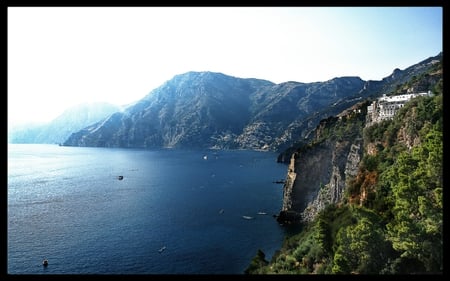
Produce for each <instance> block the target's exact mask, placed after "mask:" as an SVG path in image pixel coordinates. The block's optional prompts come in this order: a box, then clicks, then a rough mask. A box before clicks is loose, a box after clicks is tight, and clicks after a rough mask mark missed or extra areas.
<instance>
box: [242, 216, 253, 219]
mask: <svg viewBox="0 0 450 281" xmlns="http://www.w3.org/2000/svg"><path fill="white" fill-rule="evenodd" d="M242 218H244V219H246V220H251V219H253V217H250V216H242Z"/></svg>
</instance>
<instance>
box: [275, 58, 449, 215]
mask: <svg viewBox="0 0 450 281" xmlns="http://www.w3.org/2000/svg"><path fill="white" fill-rule="evenodd" d="M396 79H398V80H396ZM383 81H384V82H388V83H387V84H384V85H381V84H380V83H377V85H373V83H372V87H374V88H376V89H378V90H379V91H380V92H379V93H378V96H381V95H383V94H386V95H397V94H404V93H408V92H415V91H436V92H439V91H441V90H442V89H441V88H442V54H439V55H438V56H437V57H434V58H430V59H427V60H425V61H423V62H421V63H419V64H417V65H415V66H411V67H409V68H408V69H406V70H405V71H401V70H398V69H397V70H395V71H394V73H393V74H392V75H391V76H389V77H387V78H385V79H383ZM393 81H397V82H398V84H396V85H395V86H393V85H392V84H389V83H390V82H393ZM436 87H437V88H436ZM372 98H376V96H372ZM416 102H417V100H412V101H411V103H412V104H414V103H416ZM369 104H370V99H367V100H365V101H361V102H358V103H356V104H355V105H353V106H351V107H349V108H347V109H346V110H344V111H342V112H341V113H340V114H337V115H336V116H332V117H328V118H326V119H322V120H321V121H320V123H319V125H318V126H317V127H316V128H315V130H313V135H314V137H313V138H310V139H309V140H307V141H305V140H304V139H303V138H301V140H300V141H299V143H300V144H299V145H297V146H296V148H295V149H294V147H292V148H290V149H289V150H287V151H285V152H283V153H281V154H280V156H279V157H278V161H280V162H287V161H288V160H289V166H288V171H287V175H286V180H285V184H284V193H283V203H282V209H281V211H280V215H279V216H278V220H279V221H280V222H283V223H287V222H310V221H312V220H314V218H315V216H316V215H317V214H318V213H319V212H320V211H321V210H323V209H324V208H325V207H326V206H327V205H330V204H340V203H342V199H348V200H357V201H358V204H363V203H364V201H365V200H366V199H367V194H369V193H370V192H371V191H370V190H369V189H368V187H366V185H370V184H369V182H370V181H371V180H373V179H370V177H368V178H367V184H363V186H364V188H362V189H361V192H360V193H359V194H357V195H354V194H353V195H351V196H348V198H345V196H344V194H345V192H346V189H347V186H349V185H351V184H354V181H355V180H356V181H358V180H361V179H360V178H361V175H358V173H359V172H360V171H359V169H360V162H361V160H362V159H363V156H364V155H375V154H376V153H377V150H378V148H377V147H379V146H383V145H386V144H381V143H377V142H375V141H371V140H370V138H369V137H367V135H371V134H372V135H373V134H376V133H380V132H378V131H379V130H382V129H383V128H384V127H383V125H381V126H377V127H375V129H368V130H367V131H366V136H365V139H364V135H363V131H364V127H366V125H367V124H366V115H367V106H368V105H369ZM426 110H427V109H424V111H426ZM430 110H431V109H430ZM403 114H404V116H403V119H404V120H403V121H404V122H402V123H401V126H399V127H398V128H396V130H397V134H396V137H395V140H396V142H397V143H399V144H402V145H405V146H406V147H407V148H408V149H411V148H412V147H414V146H416V145H418V144H419V143H420V138H419V132H418V128H420V127H421V126H422V125H423V124H422V122H419V121H417V120H418V119H417V114H418V113H417V110H416V109H414V108H413V109H412V110H410V111H408V112H407V113H403ZM438 118H439V116H433V118H432V120H434V119H438ZM386 124H387V123H386ZM385 129H386V128H385ZM371 130H377V132H371ZM351 181H353V183H350V182H351ZM353 197H354V198H353Z"/></svg>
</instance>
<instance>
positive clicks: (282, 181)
mask: <svg viewBox="0 0 450 281" xmlns="http://www.w3.org/2000/svg"><path fill="white" fill-rule="evenodd" d="M273 183H276V184H285V183H286V181H285V180H278V181H274V182H273Z"/></svg>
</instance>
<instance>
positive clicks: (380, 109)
mask: <svg viewBox="0 0 450 281" xmlns="http://www.w3.org/2000/svg"><path fill="white" fill-rule="evenodd" d="M430 95H431V91H428V92H424V93H409V94H404V95H397V96H386V95H383V96H382V97H380V98H378V99H377V100H375V101H373V102H372V104H370V105H369V106H368V107H367V118H366V126H370V125H372V124H374V123H378V122H381V121H383V120H387V119H392V118H393V117H394V115H395V113H397V111H398V110H399V109H400V108H402V107H403V106H404V105H405V103H406V102H408V101H409V100H410V99H412V98H415V97H418V96H430Z"/></svg>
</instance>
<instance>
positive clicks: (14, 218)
mask: <svg viewBox="0 0 450 281" xmlns="http://www.w3.org/2000/svg"><path fill="white" fill-rule="evenodd" d="M286 168H287V167H286V166H285V165H284V164H279V163H276V155H275V154H274V153H270V152H257V151H220V150H177V149H161V150H144V149H118V148H81V147H60V146H57V145H30V144H28V145H25V144H9V145H8V168H7V170H8V191H7V192H8V207H7V221H8V222H7V224H8V231H7V248H8V249H7V272H8V274H243V272H244V270H245V269H246V268H247V266H248V265H249V263H250V261H251V259H252V258H253V257H254V256H255V254H256V252H257V250H258V249H261V250H262V251H263V252H264V253H265V254H266V259H270V258H271V256H272V255H273V254H274V252H275V251H276V250H278V249H279V248H280V247H281V244H282V242H283V239H284V236H285V233H286V230H285V229H283V227H282V226H280V225H279V224H278V223H277V222H276V220H275V219H274V218H273V217H272V215H273V214H277V213H278V212H279V210H280V208H281V205H282V192H283V190H282V186H281V185H277V184H274V183H273V181H276V180H279V179H283V178H284V177H285V174H286ZM119 175H122V176H123V179H122V180H119V179H118V178H117V176H119ZM258 212H264V213H266V215H262V214H258ZM243 216H250V217H252V218H253V219H250V220H247V219H244V218H243ZM163 247H165V248H163ZM159 250H161V251H159ZM43 259H48V261H49V265H48V267H43V266H42V261H43Z"/></svg>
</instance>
